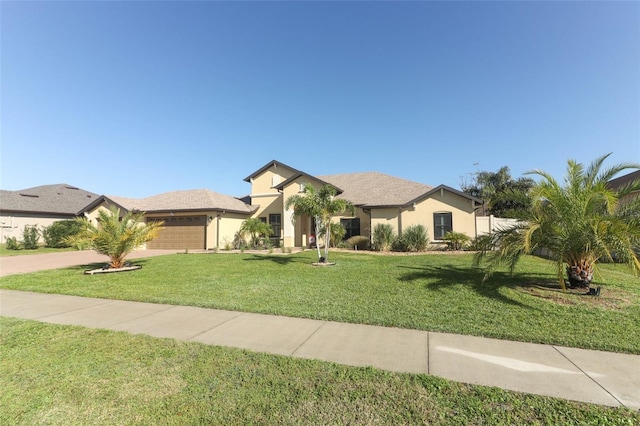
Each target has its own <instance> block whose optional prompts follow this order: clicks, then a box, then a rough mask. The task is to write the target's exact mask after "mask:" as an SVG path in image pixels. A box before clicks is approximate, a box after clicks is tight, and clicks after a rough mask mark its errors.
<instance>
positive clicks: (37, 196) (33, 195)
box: [20, 192, 40, 198]
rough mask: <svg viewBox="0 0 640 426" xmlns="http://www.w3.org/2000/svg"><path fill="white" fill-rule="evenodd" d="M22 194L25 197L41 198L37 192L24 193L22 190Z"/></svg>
mask: <svg viewBox="0 0 640 426" xmlns="http://www.w3.org/2000/svg"><path fill="white" fill-rule="evenodd" d="M20 195H22V196H23V197H31V198H40V196H39V195H35V194H23V193H22V192H21V193H20Z"/></svg>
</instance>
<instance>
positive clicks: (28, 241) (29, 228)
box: [22, 225, 40, 250]
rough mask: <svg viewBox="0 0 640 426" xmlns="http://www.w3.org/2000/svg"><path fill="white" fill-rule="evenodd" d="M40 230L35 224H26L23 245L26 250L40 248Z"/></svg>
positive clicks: (23, 232) (23, 231)
mask: <svg viewBox="0 0 640 426" xmlns="http://www.w3.org/2000/svg"><path fill="white" fill-rule="evenodd" d="M39 238H40V231H38V228H37V227H36V226H33V225H25V227H24V229H23V230H22V247H23V248H24V249H26V250H35V249H37V248H38V239H39Z"/></svg>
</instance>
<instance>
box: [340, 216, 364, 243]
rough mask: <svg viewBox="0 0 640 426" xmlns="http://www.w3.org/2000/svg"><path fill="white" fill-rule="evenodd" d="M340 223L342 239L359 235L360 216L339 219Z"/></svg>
mask: <svg viewBox="0 0 640 426" xmlns="http://www.w3.org/2000/svg"><path fill="white" fill-rule="evenodd" d="M340 224H341V225H342V226H343V227H344V229H345V231H346V232H345V233H344V238H343V239H344V240H347V239H349V238H351V237H353V236H354V235H360V218H358V217H354V218H352V219H340Z"/></svg>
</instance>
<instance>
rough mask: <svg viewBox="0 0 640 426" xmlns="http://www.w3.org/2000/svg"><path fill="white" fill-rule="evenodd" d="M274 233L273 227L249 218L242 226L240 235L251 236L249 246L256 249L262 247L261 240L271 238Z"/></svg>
mask: <svg viewBox="0 0 640 426" xmlns="http://www.w3.org/2000/svg"><path fill="white" fill-rule="evenodd" d="M272 233H273V230H272V229H271V226H270V225H269V224H268V223H266V222H263V221H261V220H260V219H258V218H254V217H252V218H249V219H247V220H245V221H244V222H242V225H240V235H242V236H243V237H244V236H245V235H247V234H249V244H250V245H251V247H253V248H256V247H258V246H259V245H260V238H263V237H265V236H267V237H269V236H270V235H271V234H272Z"/></svg>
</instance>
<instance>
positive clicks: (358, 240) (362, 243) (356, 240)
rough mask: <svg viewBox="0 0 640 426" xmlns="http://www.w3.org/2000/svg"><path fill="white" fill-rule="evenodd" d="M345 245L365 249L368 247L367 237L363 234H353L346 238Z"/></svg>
mask: <svg viewBox="0 0 640 426" xmlns="http://www.w3.org/2000/svg"><path fill="white" fill-rule="evenodd" d="M347 245H348V247H349V248H351V247H356V248H358V249H360V250H366V249H368V248H369V238H367V237H365V236H364V235H354V236H353V237H351V238H349V239H347Z"/></svg>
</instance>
